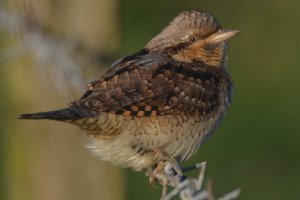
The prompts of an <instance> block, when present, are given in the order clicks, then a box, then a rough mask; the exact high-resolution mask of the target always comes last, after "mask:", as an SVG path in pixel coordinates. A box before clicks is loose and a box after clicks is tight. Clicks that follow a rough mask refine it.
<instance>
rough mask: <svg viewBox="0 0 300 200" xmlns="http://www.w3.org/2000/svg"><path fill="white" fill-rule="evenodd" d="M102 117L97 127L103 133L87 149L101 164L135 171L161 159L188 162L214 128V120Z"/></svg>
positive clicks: (106, 115)
mask: <svg viewBox="0 0 300 200" xmlns="http://www.w3.org/2000/svg"><path fill="white" fill-rule="evenodd" d="M101 117H102V118H103V119H99V120H98V125H99V127H101V129H102V130H99V131H100V132H99V133H97V136H96V137H94V138H92V139H91V142H90V144H89V146H88V147H89V148H91V149H92V151H93V152H94V153H95V154H96V155H97V156H98V157H100V159H102V160H105V161H109V162H112V163H114V164H115V165H118V166H124V167H131V168H133V169H135V170H142V169H144V168H148V167H150V166H151V165H153V164H155V163H156V162H158V161H160V160H162V159H164V158H165V157H164V156H168V157H172V158H175V159H176V160H177V161H179V162H182V161H184V160H187V159H188V158H190V157H191V156H192V155H193V154H194V153H195V152H196V151H197V150H198V148H199V146H200V144H201V142H202V140H203V137H204V136H205V135H207V134H208V133H209V132H210V130H211V129H212V127H213V126H214V125H215V124H216V118H214V117H213V118H210V119H209V120H200V119H197V118H193V117H187V116H179V115H178V116H176V115H175V116H174V115H172V116H171V115H170V116H168V115H167V116H157V117H136V118H131V117H125V116H121V115H114V114H110V113H109V114H105V116H103V115H102V116H101ZM104 118H105V119H104ZM94 135H95V133H94Z"/></svg>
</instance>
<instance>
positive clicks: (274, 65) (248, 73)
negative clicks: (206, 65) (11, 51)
mask: <svg viewBox="0 0 300 200" xmlns="http://www.w3.org/2000/svg"><path fill="white" fill-rule="evenodd" d="M119 3H120V6H119V10H118V11H116V16H119V20H120V22H119V24H120V26H121V28H120V31H119V32H118V33H119V36H116V35H115V36H114V37H107V39H106V42H107V43H105V46H108V47H109V46H110V44H111V45H112V46H116V40H117V41H118V37H121V38H122V40H121V43H120V44H119V46H120V47H121V52H122V53H121V54H120V56H121V55H125V54H131V53H133V52H135V51H138V50H140V49H141V48H142V47H143V46H144V45H145V44H146V43H147V42H148V40H149V39H151V38H152V37H153V36H154V35H155V34H157V33H158V32H159V31H160V30H161V29H162V28H163V27H164V26H165V25H167V23H168V22H169V21H170V20H171V19H172V18H173V17H174V16H176V15H177V14H178V13H179V12H181V11H183V10H191V9H197V10H203V11H206V12H209V13H211V14H212V15H214V16H215V17H216V18H217V19H219V20H220V21H221V23H222V25H223V27H225V28H228V29H238V30H240V31H241V34H240V35H238V36H237V37H234V38H232V39H231V40H230V48H229V60H228V68H229V71H230V72H231V75H232V78H233V80H234V83H235V93H234V98H233V105H232V107H231V109H230V111H229V113H228V115H227V117H226V119H225V120H224V123H222V125H221V126H220V128H219V129H218V131H217V132H216V134H215V135H213V136H212V138H210V139H209V140H208V141H207V142H206V143H205V144H204V145H203V147H202V148H201V149H200V151H199V152H198V153H197V155H196V156H195V157H194V158H193V159H192V160H191V161H189V162H188V163H185V165H188V164H189V163H195V162H200V161H205V160H206V161H207V162H208V164H207V168H208V172H207V174H206V177H210V178H212V179H213V182H214V186H213V189H214V194H216V196H222V194H224V193H226V192H228V191H231V190H232V189H234V188H237V187H240V188H241V189H242V193H241V199H243V200H247V199H249V200H253V199H273V200H277V199H278V200H279V199H300V191H299V180H300V173H299V168H300V160H299V159H298V157H299V152H300V145H299V141H300V134H299V129H300V127H299V121H300V103H299V102H300V87H299V86H300V80H299V77H300V67H299V66H300V59H299V55H298V54H299V46H300V38H299V35H300V27H299V26H298V24H299V19H300V12H299V7H300V2H299V1H297V0H286V1H279V0H267V1H259V0H242V1H233V0H227V1H220V0H202V1H199V0H185V1H182V0H164V1H158V0H145V1H140V0H131V1H120V2H119ZM55 6H56V8H60V7H61V9H63V8H64V9H66V8H69V9H70V8H71V7H72V6H73V8H74V4H72V1H65V3H64V6H63V5H60V3H59V2H57V3H56V4H55ZM75 8H76V9H78V13H76V12H74V13H75V14H74V15H72V16H65V15H62V17H63V18H64V17H68V20H66V21H68V22H70V23H73V24H76V23H77V22H80V23H81V24H84V23H85V22H83V21H78V19H80V17H78V16H80V14H81V13H80V11H81V9H84V8H81V7H75ZM60 12H61V11H60ZM58 13H59V12H58ZM86 14H87V13H85V15H86ZM88 14H89V15H91V18H90V19H93V17H92V16H93V15H94V14H95V12H94V11H93V12H90V13H88ZM53 16H54V17H53V18H51V20H52V21H51V23H50V24H52V25H51V26H55V24H57V23H59V22H58V21H59V20H60V19H59V18H58V17H57V13H53ZM55 16H56V17H55ZM73 19H76V20H77V21H76V20H75V21H73ZM55 20H58V21H55ZM89 23H90V21H89ZM91 26H93V25H92V24H91ZM65 29H67V26H66V27H65ZM76 31H78V30H76ZM108 35H109V34H108ZM93 36H95V35H93ZM0 37H1V38H0V45H1V49H3V48H4V47H6V42H4V41H3V40H4V38H5V39H6V40H7V39H8V38H9V37H8V36H7V35H2V34H1V35H0ZM0 67H1V69H0V72H1V74H0V90H1V95H2V97H1V101H0V108H1V112H0V119H1V121H0V131H1V135H0V144H1V146H0V151H1V154H0V155H2V156H0V159H1V160H0V164H1V167H0V170H1V173H0V175H5V176H1V177H2V178H1V182H0V183H1V188H0V192H1V194H0V197H2V196H3V194H4V193H3V192H4V190H5V189H4V188H9V187H10V186H11V184H15V183H14V181H16V180H15V179H14V180H9V178H10V177H7V176H6V173H7V169H5V168H3V167H2V166H5V167H8V168H10V169H11V170H17V171H18V172H19V171H21V172H24V171H26V170H25V169H23V168H22V167H24V166H25V167H29V166H30V164H29V162H32V160H33V159H32V158H31V160H30V159H28V160H26V159H27V157H30V156H28V155H27V157H25V158H24V157H21V158H18V159H16V160H14V161H13V162H12V161H11V160H9V159H10V157H9V156H10V155H12V152H7V151H5V148H4V147H6V146H10V147H15V148H18V149H15V150H14V152H13V153H14V155H16V152H22V147H23V146H26V144H24V143H23V144H22V140H21V139H20V140H18V141H14V144H12V141H10V142H7V140H6V136H7V135H9V134H11V133H9V132H7V127H8V126H9V127H18V126H20V124H21V122H19V121H17V120H11V119H14V117H15V116H12V114H11V113H13V114H15V115H16V114H17V113H16V109H20V108H23V109H22V110H24V107H26V106H27V105H29V102H30V100H31V99H33V98H32V97H27V96H26V92H24V91H23V90H21V89H20V88H19V89H18V90H16V91H17V92H19V94H20V93H21V96H18V98H22V101H20V100H16V97H17V95H16V94H12V93H11V92H8V90H9V88H15V85H14V84H13V85H7V84H12V82H11V80H15V81H17V80H19V81H24V79H18V78H16V77H22V75H28V73H26V70H25V69H24V68H22V70H23V71H22V70H21V71H20V70H19V71H18V70H15V71H14V70H10V69H7V68H6V67H7V66H3V62H1V61H0ZM9 67H14V66H12V65H10V66H9ZM18 67H19V69H20V66H18ZM86 67H88V66H86ZM100 71H102V69H99V73H100ZM9 72H15V74H10V73H9ZM93 76H94V77H96V76H97V75H96V74H93ZM8 79H9V80H8ZM34 82H35V83H36V80H35V81H34ZM24 83H28V81H24ZM15 84H17V83H15ZM19 85H20V83H19ZM24 88H27V89H30V90H31V91H30V92H29V94H31V95H38V94H40V92H39V91H32V88H31V87H30V86H28V85H26V84H24ZM33 88H34V89H37V88H39V89H41V88H43V87H42V86H40V87H37V86H34V87H33ZM24 90H25V89H24ZM8 95H10V96H8ZM46 95H48V96H51V95H55V94H54V93H52V94H51V95H50V94H46ZM36 98H38V96H37V97H36ZM52 98H55V97H52ZM11 99H13V100H11ZM20 102H22V103H23V105H20ZM24 102H25V103H24ZM18 104H19V105H18ZM48 105H50V104H48ZM54 105H55V106H56V105H58V103H54V104H53V103H52V104H51V106H52V107H53V106H54ZM59 105H61V106H63V104H62V103H60V104H59ZM34 106H35V107H36V108H43V105H42V104H41V103H37V105H34ZM34 106H33V105H31V106H30V107H31V108H33V107H34ZM48 108H50V106H48V107H45V108H44V109H48ZM8 115H9V116H10V123H6V119H7V116H8ZM22 123H24V122H22ZM48 123H49V122H47V123H46V122H44V123H43V124H42V127H41V126H40V127H39V128H34V127H36V124H33V123H31V124H30V125H27V128H28V129H30V130H29V131H28V134H30V135H31V137H32V136H33V137H35V138H36V140H38V141H40V140H41V141H42V139H41V138H42V137H43V138H44V137H46V138H48V140H47V141H43V143H41V144H40V145H38V144H37V143H36V142H35V143H33V145H32V148H33V147H34V148H38V147H39V146H41V147H40V148H44V147H45V146H46V147H47V145H49V144H52V146H51V145H49V146H50V147H49V146H48V147H47V148H50V149H51V148H54V149H55V147H56V145H57V140H58V138H61V137H59V136H58V134H57V135H56V136H55V137H54V138H51V137H50V136H49V135H48V134H50V132H51V131H52V132H54V131H56V132H57V131H60V130H62V132H64V131H65V130H66V127H65V126H63V125H56V124H54V123H52V124H51V125H53V126H48ZM43 125H44V126H46V128H47V129H48V128H49V127H52V128H50V129H49V131H50V132H49V131H48V132H49V133H47V134H46V133H42V134H46V135H42V136H39V135H38V134H32V133H31V132H30V131H32V130H35V131H43V130H45V127H43ZM57 126H59V128H53V127H57ZM66 126H67V125H66ZM70 130H71V131H74V130H75V128H74V129H71V128H70ZM70 130H69V132H70ZM74 134H76V133H74ZM73 137H74V136H73V135H71V133H70V134H68V133H67V134H66V135H65V136H63V137H62V138H61V139H62V141H59V142H58V145H60V146H62V145H63V144H64V142H63V141H66V140H69V139H70V138H73ZM20 138H25V136H24V135H22V136H21V135H20ZM82 138H83V137H82ZM82 138H80V139H82ZM79 141H81V140H79ZM16 143H17V145H16ZM75 143H76V142H75ZM79 143H80V144H79ZM20 144H22V145H23V146H22V145H21V146H20ZM76 144H77V146H75V147H73V148H70V149H68V150H66V152H67V153H66V152H65V154H66V155H70V154H72V153H74V149H77V148H81V146H82V144H83V142H82V143H81V142H78V141H77V143H76ZM27 145H28V144H27ZM29 146H30V145H29ZM27 148H28V146H27ZM78 151H79V150H78ZM75 153H78V152H77V150H76V152H75ZM36 154H37V156H39V157H38V159H45V160H47V159H48V158H44V157H43V155H39V154H38V153H36ZM80 154H84V153H82V152H81V153H80ZM47 155H48V154H47ZM50 155H52V154H50ZM66 155H65V156H66ZM86 155H88V154H86ZM52 156H53V157H55V155H52ZM52 159H53V158H52ZM89 159H91V158H89ZM89 159H88V158H87V160H89ZM66 162H67V161H66ZM80 162H81V161H80V160H79V161H78V163H77V164H76V166H77V167H78V166H80V165H81V164H82V163H80ZM3 163H11V165H10V166H7V164H6V165H3ZM24 163H26V164H24ZM56 165H57V164H56ZM67 165H68V164H67ZM69 165H70V164H69ZM93 166H94V168H92V167H91V168H92V169H93V170H96V169H95V165H93ZM56 167H57V168H55V169H58V168H59V165H58V166H56ZM72 167H74V166H72ZM38 168H39V170H40V171H39V172H41V171H43V170H46V169H48V168H47V166H44V165H41V166H38ZM22 170H23V171H22ZM125 171H126V172H127V182H126V187H127V199H130V200H135V199H145V200H150V199H151V200H153V199H159V197H160V194H161V189H160V188H153V187H151V186H150V185H149V183H148V179H147V178H145V176H144V174H143V173H141V172H132V171H131V170H125ZM21 172H20V174H22V173H21ZM52 173H53V172H52ZM61 173H62V172H61ZM82 173H87V172H85V171H83V172H82ZM87 174H89V176H92V175H93V174H94V173H93V172H89V173H87ZM23 175H24V174H23ZM25 175H26V174H25ZM68 175H70V176H71V177H73V178H71V182H72V181H73V182H75V183H77V182H80V181H82V180H83V179H82V176H75V177H74V174H73V173H71V172H70V173H67V175H65V176H64V178H65V179H69V178H70V176H68ZM87 179H88V178H87ZM50 180H52V181H53V179H50ZM17 181H18V180H17ZM33 181H36V180H31V183H32V182H33ZM45 181H48V180H47V176H45ZM85 181H88V180H85ZM24 183H26V182H21V183H18V184H24ZM49 184H51V183H49ZM108 184H111V185H112V187H113V183H112V182H110V183H108ZM66 188H68V187H66ZM74 188H77V189H78V185H77V186H75V187H69V188H68V189H69V191H67V192H74V191H72V189H74ZM8 191H9V190H8ZM10 192H11V191H10ZM14 192H15V193H19V194H20V195H21V196H23V197H24V198H23V199H24V200H25V199H28V198H26V197H28V196H30V195H29V194H28V193H29V192H32V191H26V190H23V191H14ZM74 193H76V192H74ZM83 197H91V196H89V195H83V196H77V199H80V198H81V199H83ZM3 198H4V197H3ZM74 198H75V197H74ZM98 198H99V199H102V197H98ZM4 199H8V198H4ZM20 199H22V198H20ZM124 199H126V198H125V197H124ZM14 200H15V199H14ZM64 200H66V199H64Z"/></svg>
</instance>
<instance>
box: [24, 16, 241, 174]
mask: <svg viewBox="0 0 300 200" xmlns="http://www.w3.org/2000/svg"><path fill="white" fill-rule="evenodd" d="M237 33H238V31H232V30H224V29H222V27H221V25H220V24H219V22H218V21H217V20H216V19H215V18H214V17H212V16H211V15H209V14H206V13H203V12H199V11H190V12H183V13H181V14H180V15H179V16H177V17H176V18H175V19H174V20H173V21H172V22H171V23H170V24H169V26H167V27H166V28H165V29H164V30H163V31H162V32H161V33H160V34H158V35H157V36H156V37H154V38H153V39H152V40H151V41H150V42H149V43H148V44H147V45H146V46H145V48H144V49H142V50H141V51H139V52H137V53H135V54H133V55H130V56H126V57H124V58H122V59H120V60H118V61H117V62H115V63H114V64H113V66H112V68H111V69H110V70H108V71H107V72H106V73H105V74H104V75H102V76H101V77H100V78H99V79H97V80H95V81H93V82H91V83H90V84H89V85H88V86H87V91H86V92H85V93H84V94H83V96H82V97H81V98H80V99H79V100H78V101H75V102H73V103H71V104H70V107H69V108H66V109H62V110H57V111H51V112H43V113H34V114H24V115H21V116H20V118H22V119H52V120H58V121H64V122H69V123H72V124H75V125H77V126H79V127H80V128H81V129H83V130H84V131H86V132H87V133H88V135H89V136H91V137H92V140H91V144H90V148H91V149H93V151H94V152H95V153H96V154H97V155H98V156H99V157H100V158H101V159H103V160H107V161H110V162H112V163H114V164H116V165H120V166H124V167H131V168H133V169H135V170H141V169H144V168H149V167H151V166H152V165H154V164H156V163H157V162H159V161H162V160H166V159H169V158H170V159H175V160H176V161H178V162H182V161H184V160H187V159H188V158H190V157H191V156H192V155H193V154H194V153H195V152H196V151H197V150H198V148H199V147H200V145H201V143H202V141H203V139H204V138H205V137H206V136H207V135H209V134H210V133H212V132H213V131H214V129H215V128H216V127H217V125H218V124H219V122H220V121H221V120H222V119H223V117H224V115H225V113H226V111H227V109H228V107H229V105H230V99H231V91H232V83H231V80H230V77H229V75H228V73H227V69H226V46H227V42H226V41H227V39H228V38H230V37H232V36H234V35H235V34H237Z"/></svg>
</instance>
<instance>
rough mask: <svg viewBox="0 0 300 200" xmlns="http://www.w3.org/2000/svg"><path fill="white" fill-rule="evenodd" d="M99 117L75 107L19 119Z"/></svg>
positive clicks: (59, 119)
mask: <svg viewBox="0 0 300 200" xmlns="http://www.w3.org/2000/svg"><path fill="white" fill-rule="evenodd" d="M94 117H97V113H96V112H95V111H90V110H86V109H80V108H75V107H69V108H64V109H60V110H54V111H48V112H38V113H29V114H22V115H20V116H19V117H18V119H35V120H37V119H50V120H58V121H64V120H76V119H83V118H94Z"/></svg>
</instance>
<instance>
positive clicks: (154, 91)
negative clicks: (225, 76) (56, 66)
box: [71, 55, 219, 116]
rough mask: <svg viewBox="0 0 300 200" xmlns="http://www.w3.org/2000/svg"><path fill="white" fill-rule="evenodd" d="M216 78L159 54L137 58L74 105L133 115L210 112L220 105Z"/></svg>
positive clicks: (96, 84) (93, 85)
mask: <svg viewBox="0 0 300 200" xmlns="http://www.w3.org/2000/svg"><path fill="white" fill-rule="evenodd" d="M213 77H214V78H213ZM216 77H217V76H216V74H214V73H212V71H210V70H209V68H207V69H206V68H203V67H201V66H200V67H199V66H193V64H187V63H177V62H173V61H172V60H170V59H168V58H165V57H161V56H159V55H142V56H136V57H135V58H134V59H125V60H123V61H120V62H119V63H118V64H117V65H115V66H114V67H113V68H111V69H110V70H109V71H108V72H107V73H106V74H104V75H103V76H102V77H100V79H99V80H96V81H94V82H92V83H91V84H90V85H89V86H88V91H87V92H86V93H85V94H84V95H83V97H82V98H81V99H79V100H78V101H76V102H73V103H72V104H71V105H72V106H77V107H80V108H86V109H89V110H94V111H98V112H115V113H116V114H122V115H131V116H155V115H165V114H169V113H178V114H180V113H187V112H189V114H193V113H199V112H208V111H210V110H211V109H212V107H215V106H217V104H218V102H217V97H216V95H217V94H218V93H219V92H218V90H219V88H218V84H217V83H216V81H217V79H216Z"/></svg>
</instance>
